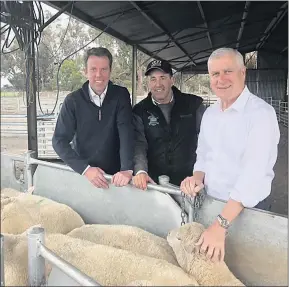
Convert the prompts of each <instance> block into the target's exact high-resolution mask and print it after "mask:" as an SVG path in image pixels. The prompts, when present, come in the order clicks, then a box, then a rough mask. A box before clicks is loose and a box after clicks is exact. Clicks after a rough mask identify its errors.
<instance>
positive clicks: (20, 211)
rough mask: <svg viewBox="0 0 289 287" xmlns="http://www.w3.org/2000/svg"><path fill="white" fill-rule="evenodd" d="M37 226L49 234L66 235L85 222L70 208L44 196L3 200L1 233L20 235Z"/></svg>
mask: <svg viewBox="0 0 289 287" xmlns="http://www.w3.org/2000/svg"><path fill="white" fill-rule="evenodd" d="M37 224H40V225H41V226H43V227H44V228H45V230H46V231H47V232H51V233H63V234H66V233H68V232H70V231H71V230H73V229H75V228H77V227H80V226H82V225H84V222H83V220H82V218H81V217H80V216H79V215H78V214H77V213H76V212H75V211H74V210H73V209H72V208H70V207H69V206H67V205H65V204H60V203H58V202H55V201H53V200H50V199H47V198H44V197H42V196H38V195H31V194H23V195H21V196H17V197H8V198H4V199H2V198H1V233H11V234H20V233H22V232H24V231H25V230H26V229H27V228H29V227H31V226H33V225H37Z"/></svg>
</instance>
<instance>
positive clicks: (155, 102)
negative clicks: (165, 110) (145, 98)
mask: <svg viewBox="0 0 289 287" xmlns="http://www.w3.org/2000/svg"><path fill="white" fill-rule="evenodd" d="M173 100H174V93H173V92H172V97H171V100H170V103H171V102H172V101H173ZM152 102H153V104H154V105H155V106H157V105H162V103H159V102H157V101H156V100H155V99H154V98H153V96H152Z"/></svg>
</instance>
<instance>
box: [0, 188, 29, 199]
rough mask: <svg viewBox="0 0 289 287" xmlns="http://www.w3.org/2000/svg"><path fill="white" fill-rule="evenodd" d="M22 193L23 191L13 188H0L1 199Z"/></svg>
mask: <svg viewBox="0 0 289 287" xmlns="http://www.w3.org/2000/svg"><path fill="white" fill-rule="evenodd" d="M22 194H24V193H23V192H20V191H18V190H16V189H13V188H3V189H1V199H5V198H9V197H15V196H19V195H22Z"/></svg>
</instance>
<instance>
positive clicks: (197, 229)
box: [167, 222, 205, 272]
mask: <svg viewBox="0 0 289 287" xmlns="http://www.w3.org/2000/svg"><path fill="white" fill-rule="evenodd" d="M204 230H205V228H204V226H203V225H202V224H199V223H196V222H194V223H189V224H185V225H183V226H181V227H180V228H177V229H173V230H172V231H170V232H169V234H168V236H167V241H168V243H169V245H170V246H171V247H172V249H173V250H174V253H175V255H176V258H177V260H178V263H179V265H180V266H181V267H182V268H183V269H184V270H186V271H187V272H189V268H190V265H191V262H193V261H194V259H195V254H196V252H199V247H197V246H195V243H196V242H197V241H198V240H199V238H200V236H201V234H202V233H203V231H204ZM189 263H190V264H189Z"/></svg>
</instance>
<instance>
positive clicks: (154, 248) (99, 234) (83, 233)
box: [67, 224, 179, 266]
mask: <svg viewBox="0 0 289 287" xmlns="http://www.w3.org/2000/svg"><path fill="white" fill-rule="evenodd" d="M67 235H68V236H71V237H75V238H80V239H84V240H88V241H91V242H94V243H97V244H102V245H109V246H112V247H115V248H120V249H124V250H128V251H133V252H136V253H139V254H142V255H146V256H150V257H153V258H157V259H163V260H166V261H168V262H170V263H172V264H174V265H177V266H179V265H178V262H177V260H176V258H175V254H174V251H173V249H172V248H171V247H170V245H169V244H168V242H167V240H165V239H164V238H161V237H159V236H156V235H154V234H152V233H150V232H147V231H145V230H143V229H141V228H138V227H135V226H128V225H102V224H91V225H83V226H81V227H79V228H76V229H74V230H72V231H71V232H69V233H68V234H67Z"/></svg>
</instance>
